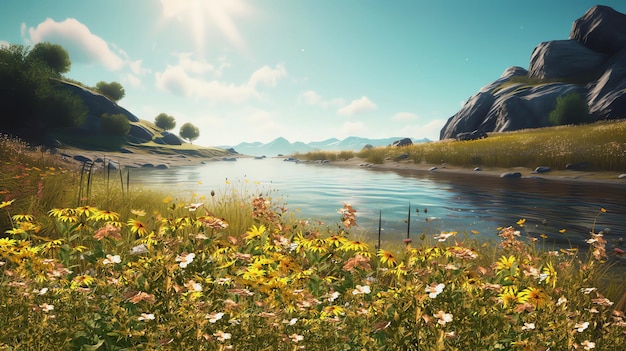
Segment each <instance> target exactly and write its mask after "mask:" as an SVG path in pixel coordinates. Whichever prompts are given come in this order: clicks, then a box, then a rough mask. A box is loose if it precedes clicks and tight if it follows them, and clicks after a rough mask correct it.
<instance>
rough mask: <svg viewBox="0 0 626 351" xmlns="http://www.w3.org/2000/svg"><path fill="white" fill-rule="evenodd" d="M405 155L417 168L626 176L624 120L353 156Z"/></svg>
mask: <svg viewBox="0 0 626 351" xmlns="http://www.w3.org/2000/svg"><path fill="white" fill-rule="evenodd" d="M404 153H406V154H409V156H410V158H411V159H412V160H413V161H414V162H415V163H422V162H424V163H430V164H441V163H447V164H450V165H457V166H463V167H475V166H484V167H502V168H510V167H528V168H535V167H538V166H548V167H551V168H553V169H564V168H565V166H566V165H567V164H568V163H578V162H586V163H588V164H589V166H590V169H593V170H599V171H616V172H624V171H626V121H624V120H619V121H610V122H597V123H594V124H587V125H579V126H559V127H549V128H539V129H528V130H522V131H516V132H507V133H491V134H489V137H488V138H486V139H480V140H472V141H463V142H457V141H453V140H443V141H436V142H430V143H420V144H414V145H411V146H408V147H402V148H394V147H380V148H374V149H370V150H362V151H360V152H359V153H358V154H357V155H358V156H359V157H361V158H363V159H366V160H368V161H369V162H372V163H381V160H385V159H394V158H396V157H397V156H399V155H400V154H404Z"/></svg>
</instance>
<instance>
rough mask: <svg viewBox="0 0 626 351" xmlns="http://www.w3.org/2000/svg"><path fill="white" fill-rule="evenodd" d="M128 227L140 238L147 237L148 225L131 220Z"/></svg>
mask: <svg viewBox="0 0 626 351" xmlns="http://www.w3.org/2000/svg"><path fill="white" fill-rule="evenodd" d="M128 226H129V227H130V231H131V232H133V233H137V234H139V236H145V235H146V234H148V228H147V227H146V225H145V224H143V223H142V222H140V221H138V220H136V219H129V220H128Z"/></svg>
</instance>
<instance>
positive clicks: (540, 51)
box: [528, 40, 608, 79]
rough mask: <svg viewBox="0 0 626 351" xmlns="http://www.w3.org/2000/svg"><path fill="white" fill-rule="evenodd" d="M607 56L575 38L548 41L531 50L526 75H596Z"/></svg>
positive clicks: (539, 76)
mask: <svg viewBox="0 0 626 351" xmlns="http://www.w3.org/2000/svg"><path fill="white" fill-rule="evenodd" d="M607 56H608V55H606V54H602V53H598V52H595V51H593V50H591V49H589V48H588V47H586V46H584V45H583V44H581V43H580V42H578V41H576V40H553V41H548V42H544V43H541V44H539V45H538V46H537V47H536V48H535V50H534V51H533V53H532V55H531V57H530V69H529V74H528V75H529V76H530V77H531V78H539V79H553V78H558V79H563V78H565V79H568V78H569V79H577V78H578V79H580V78H581V77H582V78H584V77H587V76H590V75H597V73H598V71H599V70H600V68H601V66H602V64H603V63H604V62H605V61H606V59H607Z"/></svg>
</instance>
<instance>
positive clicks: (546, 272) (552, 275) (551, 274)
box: [541, 262, 557, 288]
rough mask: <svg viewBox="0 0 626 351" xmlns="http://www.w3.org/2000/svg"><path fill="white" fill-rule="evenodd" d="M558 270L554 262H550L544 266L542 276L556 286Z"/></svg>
mask: <svg viewBox="0 0 626 351" xmlns="http://www.w3.org/2000/svg"><path fill="white" fill-rule="evenodd" d="M556 274H557V273H556V270H555V269H554V267H553V266H552V262H548V263H547V264H546V266H545V267H543V273H542V274H541V277H542V278H544V279H545V280H546V283H548V284H550V285H552V287H553V288H554V287H555V286H556Z"/></svg>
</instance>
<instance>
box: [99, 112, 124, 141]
mask: <svg viewBox="0 0 626 351" xmlns="http://www.w3.org/2000/svg"><path fill="white" fill-rule="evenodd" d="M100 128H101V129H102V133H104V134H106V135H112V136H125V135H128V132H129V131H130V122H129V121H128V118H127V117H126V116H124V115H123V114H121V113H118V114H114V115H111V114H108V113H103V114H102V116H100Z"/></svg>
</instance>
